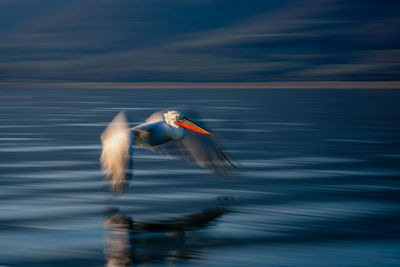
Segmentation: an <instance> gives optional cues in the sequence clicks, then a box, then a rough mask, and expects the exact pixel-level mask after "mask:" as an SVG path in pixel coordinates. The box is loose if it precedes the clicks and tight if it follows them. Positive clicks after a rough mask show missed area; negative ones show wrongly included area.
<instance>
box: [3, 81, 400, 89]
mask: <svg viewBox="0 0 400 267" xmlns="http://www.w3.org/2000/svg"><path fill="white" fill-rule="evenodd" d="M1 88H12V89H36V88H41V89H229V90H232V89H313V90H315V89H360V90H366V89H400V81H372V82H365V81H362V82H361V81H308V82H305V81H301V82H3V83H0V89H1Z"/></svg>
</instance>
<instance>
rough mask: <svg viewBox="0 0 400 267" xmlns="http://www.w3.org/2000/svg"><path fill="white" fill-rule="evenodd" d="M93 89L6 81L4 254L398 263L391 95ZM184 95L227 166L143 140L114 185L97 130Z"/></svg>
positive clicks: (80, 260) (113, 261)
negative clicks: (181, 156) (203, 163)
mask: <svg viewBox="0 0 400 267" xmlns="http://www.w3.org/2000/svg"><path fill="white" fill-rule="evenodd" d="M93 92H94V91H91V90H81V91H78V90H70V91H64V90H40V91H37V90H22V89H21V90H18V91H14V90H7V89H6V88H3V89H2V91H1V94H2V97H4V98H7V99H8V100H7V103H4V106H7V108H4V109H2V110H1V112H0V126H1V127H0V129H1V131H0V168H1V172H0V185H1V186H0V199H1V206H0V213H1V217H0V235H1V238H0V248H1V249H0V265H4V266H16V267H21V266H41V267H42V266H104V265H106V264H108V265H109V266H123V264H128V265H129V264H130V263H138V264H140V263H146V264H147V265H152V264H153V263H154V264H157V263H160V262H162V263H168V262H173V263H174V264H177V265H186V264H198V265H207V266H210V265H211V266H219V265H224V266H232V265H235V264H236V265H241V266H257V265H258V266H265V265H268V264H270V265H285V266H322V265H323V266H344V265H345V266H377V265H379V266H381V265H385V266H396V265H398V263H399V257H398V251H399V250H400V231H399V227H398V225H399V221H400V217H399V214H400V197H399V196H400V180H399V179H398V178H399V177H400V167H399V166H400V146H399V140H400V136H399V135H400V121H399V120H398V114H399V106H398V103H399V102H400V92H399V91H391V90H290V91H288V90H233V91H229V90H187V91H181V90H111V91H108V90H99V91H96V93H93ZM16 96H18V97H16ZM148 99H152V101H151V103H149V102H148V101H147V100H148ZM190 101H191V103H192V105H193V108H195V109H196V110H199V111H201V115H202V118H203V119H204V121H205V122H206V123H207V125H208V126H210V128H212V129H213V130H214V131H213V132H215V134H216V136H218V137H219V138H220V140H221V142H223V144H224V146H225V147H226V149H227V150H228V151H229V152H231V154H232V157H233V158H234V159H236V160H237V161H238V163H239V165H240V169H241V171H240V172H239V173H238V176H237V177H229V178H223V177H218V176H216V175H215V174H213V173H211V172H209V171H208V170H204V169H202V168H201V167H199V166H196V165H190V164H186V163H183V162H180V161H176V160H171V159H170V158H169V157H167V156H163V155H158V154H155V153H152V152H149V151H147V150H146V149H143V148H140V147H139V148H137V149H136V151H135V170H134V171H135V173H134V179H132V180H131V184H130V186H129V187H128V188H127V189H126V191H125V193H124V194H123V195H121V196H118V197H116V196H114V195H112V194H110V192H109V190H108V186H107V183H106V182H105V181H103V180H102V179H103V178H104V177H103V174H102V172H101V170H100V166H99V162H98V159H99V156H100V153H101V142H100V138H99V136H100V134H101V133H102V132H103V130H104V128H105V126H106V125H107V124H108V123H109V122H110V121H111V120H112V119H113V117H114V116H115V114H116V113H117V112H118V111H119V110H125V112H126V115H127V117H128V119H129V121H130V122H135V123H137V124H139V123H141V122H140V121H138V118H139V119H140V118H146V117H148V116H149V115H150V114H152V113H153V112H155V111H158V107H160V106H176V105H178V104H180V103H189V102H190ZM2 105H3V104H2ZM1 107H3V106H1ZM27 126H29V127H27ZM37 126H40V127H37Z"/></svg>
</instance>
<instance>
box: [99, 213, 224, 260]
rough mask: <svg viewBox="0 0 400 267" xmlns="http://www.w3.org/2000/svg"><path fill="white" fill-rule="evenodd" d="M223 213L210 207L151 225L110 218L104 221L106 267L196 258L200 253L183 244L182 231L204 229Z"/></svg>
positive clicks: (120, 217)
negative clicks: (105, 230) (105, 229)
mask: <svg viewBox="0 0 400 267" xmlns="http://www.w3.org/2000/svg"><path fill="white" fill-rule="evenodd" d="M114 212H118V209H116V210H114V211H113V212H112V213H114ZM227 212H228V210H227V209H225V208H211V209H206V210H203V211H202V212H199V213H194V214H188V215H184V216H182V217H179V218H176V219H169V220H158V221H153V222H134V220H133V219H132V218H130V217H129V216H126V215H123V214H115V215H110V216H109V217H108V218H107V219H106V220H105V222H104V226H105V228H107V230H108V231H107V237H106V243H107V248H106V249H105V250H104V253H105V255H106V259H107V266H108V267H123V266H130V265H132V264H133V263H154V262H168V263H173V262H175V261H178V260H195V259H198V257H200V252H199V251H196V248H195V247H194V246H193V244H190V243H187V242H186V232H188V231H189V232H193V231H195V230H197V229H201V228H204V227H206V226H207V225H209V224H210V223H211V222H213V221H214V220H216V219H218V218H219V217H221V216H222V215H223V214H225V213H227Z"/></svg>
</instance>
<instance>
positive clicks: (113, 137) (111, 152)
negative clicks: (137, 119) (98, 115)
mask: <svg viewBox="0 0 400 267" xmlns="http://www.w3.org/2000/svg"><path fill="white" fill-rule="evenodd" d="M130 132H131V131H130V130H129V126H128V123H127V120H126V117H125V113H124V112H122V111H121V112H120V113H118V115H117V116H116V117H115V118H114V120H113V121H112V122H110V124H109V125H108V126H107V128H106V129H105V130H104V132H103V134H102V135H101V142H102V147H103V150H102V153H101V157H100V162H101V167H102V169H103V171H104V172H105V173H106V178H107V179H108V180H111V189H112V190H113V191H117V192H121V191H122V190H123V189H124V188H125V187H126V181H125V178H126V174H127V169H128V167H129V158H130V148H131V133H130Z"/></svg>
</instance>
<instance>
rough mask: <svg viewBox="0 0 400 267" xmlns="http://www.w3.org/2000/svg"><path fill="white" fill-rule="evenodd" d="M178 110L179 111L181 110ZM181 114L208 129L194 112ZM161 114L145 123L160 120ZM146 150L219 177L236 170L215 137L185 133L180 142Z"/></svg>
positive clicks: (156, 114) (233, 163)
mask: <svg viewBox="0 0 400 267" xmlns="http://www.w3.org/2000/svg"><path fill="white" fill-rule="evenodd" d="M178 110H180V111H181V110H182V108H181V109H178ZM183 113H184V114H185V115H186V116H187V117H188V118H190V120H191V121H193V122H195V123H196V124H197V125H199V126H200V127H202V128H205V129H209V128H208V127H206V126H205V124H204V123H203V122H201V120H200V117H199V116H198V115H197V114H196V113H195V112H193V111H192V112H188V111H186V112H185V111H183ZM162 114H163V111H161V112H157V113H154V114H153V115H151V116H150V117H149V118H148V119H147V121H148V122H151V121H157V120H161V119H162ZM148 149H150V150H152V151H154V152H157V153H160V154H164V155H169V156H173V157H176V158H180V159H182V160H184V161H187V162H192V163H196V164H198V165H200V166H202V167H204V168H207V169H209V170H211V171H213V172H214V173H217V174H219V175H232V174H233V173H234V171H236V170H237V165H236V163H235V162H234V161H233V160H232V158H231V157H230V156H229V154H228V153H227V152H226V150H225V148H224V147H223V146H222V145H221V143H220V142H219V141H218V139H217V138H216V137H215V136H209V135H202V134H199V133H195V132H192V131H187V133H186V135H185V137H184V138H183V139H182V140H179V141H169V142H166V143H164V144H162V145H158V146H153V147H148Z"/></svg>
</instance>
